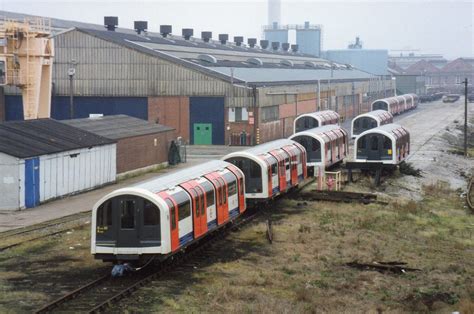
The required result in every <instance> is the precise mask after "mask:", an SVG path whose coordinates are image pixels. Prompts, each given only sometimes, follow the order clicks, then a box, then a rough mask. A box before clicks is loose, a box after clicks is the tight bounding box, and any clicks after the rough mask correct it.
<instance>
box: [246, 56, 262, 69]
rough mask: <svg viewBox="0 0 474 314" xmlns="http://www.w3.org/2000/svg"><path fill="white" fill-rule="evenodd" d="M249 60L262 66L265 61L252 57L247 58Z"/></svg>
mask: <svg viewBox="0 0 474 314" xmlns="http://www.w3.org/2000/svg"><path fill="white" fill-rule="evenodd" d="M247 62H248V63H250V64H253V65H257V66H260V67H261V66H262V65H263V61H262V60H261V59H259V58H250V59H247Z"/></svg>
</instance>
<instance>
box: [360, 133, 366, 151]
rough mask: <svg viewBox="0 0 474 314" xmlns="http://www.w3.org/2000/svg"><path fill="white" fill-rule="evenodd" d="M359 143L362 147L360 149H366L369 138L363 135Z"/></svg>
mask: <svg viewBox="0 0 474 314" xmlns="http://www.w3.org/2000/svg"><path fill="white" fill-rule="evenodd" d="M358 144H359V148H360V149H365V148H367V138H366V136H362V137H361V138H360V140H359V143H358Z"/></svg>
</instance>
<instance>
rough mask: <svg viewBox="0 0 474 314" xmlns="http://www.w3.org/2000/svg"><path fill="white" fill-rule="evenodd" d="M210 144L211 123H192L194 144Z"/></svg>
mask: <svg viewBox="0 0 474 314" xmlns="http://www.w3.org/2000/svg"><path fill="white" fill-rule="evenodd" d="M211 144H212V123H194V145H211Z"/></svg>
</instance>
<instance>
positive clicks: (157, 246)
mask: <svg viewBox="0 0 474 314" xmlns="http://www.w3.org/2000/svg"><path fill="white" fill-rule="evenodd" d="M244 190H245V182H244V175H243V173H242V171H240V170H239V169H238V168H237V167H235V166H234V165H232V164H230V163H228V162H225V161H221V160H216V161H210V162H207V163H204V164H201V165H198V166H195V167H191V168H188V169H185V170H182V171H178V172H175V173H172V174H169V175H165V176H159V177H157V178H154V179H152V180H149V181H146V182H143V183H140V184H137V185H135V186H132V187H126V188H122V189H119V190H116V191H113V192H112V193H110V194H108V195H106V196H105V197H103V198H102V199H101V200H100V201H98V202H97V203H96V205H95V206H94V208H93V209H92V226H91V228H92V233H91V234H92V236H91V253H92V254H93V255H94V256H95V258H96V259H102V260H104V261H125V260H139V259H141V258H143V257H144V256H147V255H160V256H163V255H167V254H171V253H173V252H175V251H177V250H179V249H182V248H183V247H186V246H187V245H189V244H190V243H193V242H194V241H195V240H197V239H199V238H201V237H203V236H205V235H206V234H207V233H209V232H211V231H213V230H215V229H217V228H219V227H221V226H223V225H225V224H226V223H228V222H229V221H231V220H233V219H234V218H236V217H237V216H239V215H240V214H241V213H243V212H244V211H245V209H246V203H245V196H244Z"/></svg>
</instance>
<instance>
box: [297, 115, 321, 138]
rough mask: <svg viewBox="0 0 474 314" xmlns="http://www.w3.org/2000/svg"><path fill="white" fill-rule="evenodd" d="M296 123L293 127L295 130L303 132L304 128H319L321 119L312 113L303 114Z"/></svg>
mask: <svg viewBox="0 0 474 314" xmlns="http://www.w3.org/2000/svg"><path fill="white" fill-rule="evenodd" d="M294 123H295V125H294V128H293V132H294V133H297V132H301V131H304V130H308V129H312V128H317V127H318V126H319V120H318V119H316V118H315V117H314V116H312V115H309V114H308V115H306V114H304V115H301V116H299V117H297V118H296V119H295V122H294Z"/></svg>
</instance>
